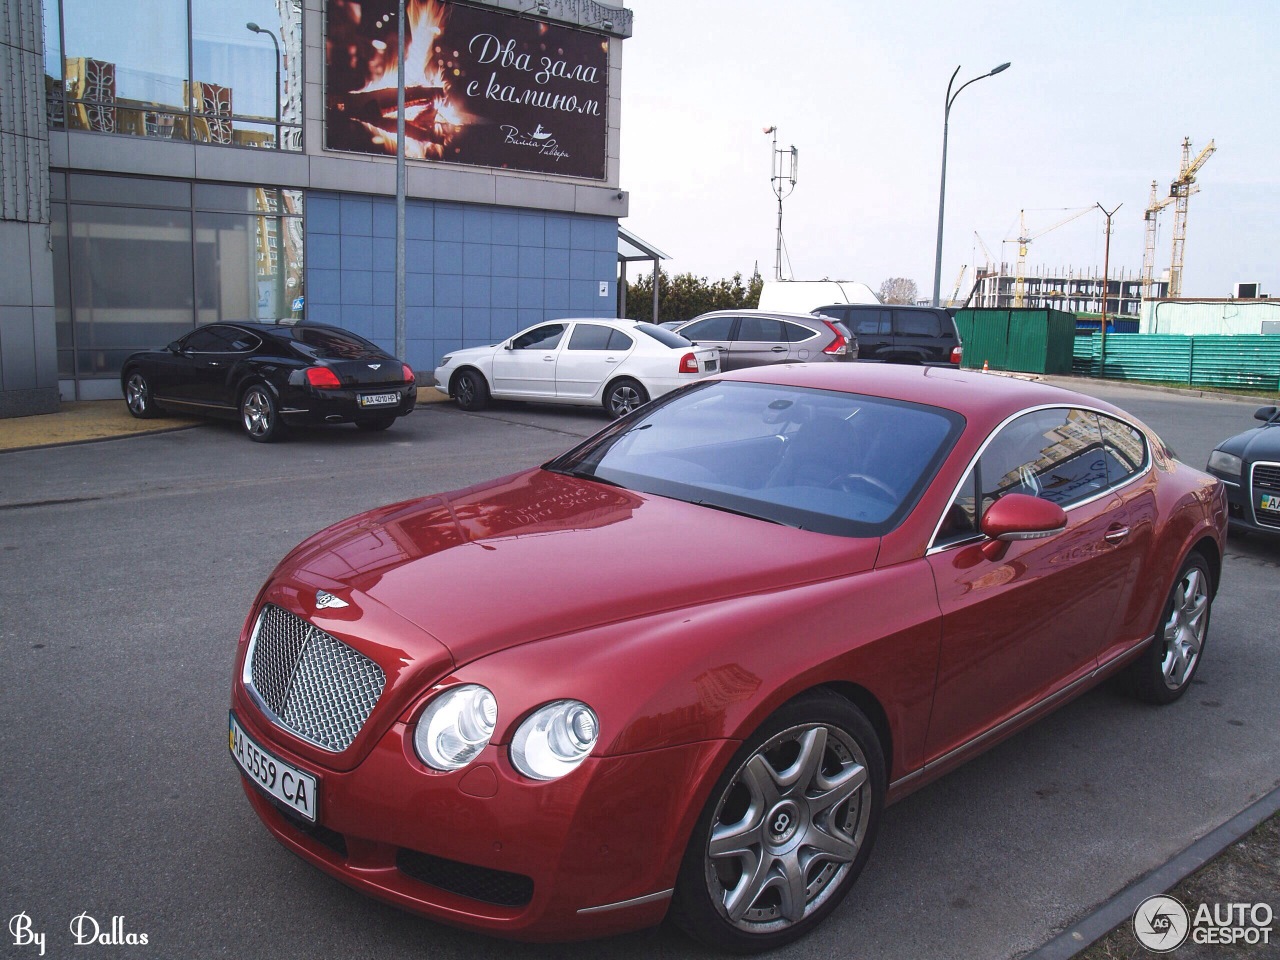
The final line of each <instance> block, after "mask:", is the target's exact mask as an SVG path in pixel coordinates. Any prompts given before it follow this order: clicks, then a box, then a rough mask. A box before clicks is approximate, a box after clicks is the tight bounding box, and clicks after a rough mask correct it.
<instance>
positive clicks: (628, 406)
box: [604, 377, 649, 417]
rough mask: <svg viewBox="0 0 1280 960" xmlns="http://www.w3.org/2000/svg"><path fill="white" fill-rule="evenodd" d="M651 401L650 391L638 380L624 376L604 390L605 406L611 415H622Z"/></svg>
mask: <svg viewBox="0 0 1280 960" xmlns="http://www.w3.org/2000/svg"><path fill="white" fill-rule="evenodd" d="M648 402H649V391H648V390H646V389H645V388H644V387H643V386H641V385H640V382H639V381H638V380H632V379H631V378H630V377H623V378H622V379H621V380H615V381H614V382H613V383H611V384H609V388H608V389H607V390H605V392H604V408H605V410H607V411H608V412H609V416H611V417H622V416H625V415H626V414H628V413H630V412H631V411H632V410H634V409H635V408H636V407H639V406H643V405H644V404H646V403H648Z"/></svg>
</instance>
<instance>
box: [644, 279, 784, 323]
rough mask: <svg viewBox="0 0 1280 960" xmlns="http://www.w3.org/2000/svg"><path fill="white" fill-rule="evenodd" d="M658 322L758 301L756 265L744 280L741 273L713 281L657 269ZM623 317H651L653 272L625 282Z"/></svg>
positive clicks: (733, 308)
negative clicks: (630, 281)
mask: <svg viewBox="0 0 1280 960" xmlns="http://www.w3.org/2000/svg"><path fill="white" fill-rule="evenodd" d="M658 278H659V283H660V284H661V286H660V287H659V289H658V322H659V323H666V322H667V321H669V320H692V319H693V318H694V317H696V316H698V315H699V314H703V313H709V312H711V311H712V310H742V309H748V308H753V307H755V305H756V304H757V303H759V302H760V289H761V287H762V286H763V285H764V280H763V278H762V277H761V276H760V271H759V270H758V269H757V270H756V271H755V272H754V273H753V274H752V275H751V279H749V280H748V281H747V282H746V283H745V284H743V282H742V274H741V273H735V274H734V275H733V276H732V277H731V278H729V279H727V280H723V279H722V280H716V281H715V282H714V283H713V282H711V281H709V280H708V279H707V278H706V277H699V276H695V275H694V274H692V273H681V274H677V275H676V276H674V277H672V276H668V274H667V272H666V271H665V270H659V271H658ZM627 317H628V318H629V319H631V320H651V319H653V275H652V274H650V275H648V276H645V277H641V278H640V279H639V280H636V281H635V282H633V283H628V284H627Z"/></svg>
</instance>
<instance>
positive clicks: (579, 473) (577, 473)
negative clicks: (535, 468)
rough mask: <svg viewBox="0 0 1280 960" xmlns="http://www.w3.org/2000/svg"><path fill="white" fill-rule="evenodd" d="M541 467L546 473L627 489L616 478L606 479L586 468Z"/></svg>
mask: <svg viewBox="0 0 1280 960" xmlns="http://www.w3.org/2000/svg"><path fill="white" fill-rule="evenodd" d="M543 469H544V470H546V471H547V472H548V473H558V474H560V475H561V476H563V477H576V478H577V479H579V480H591V481H594V482H595V483H602V484H604V485H605V486H606V487H622V488H623V489H624V490H625V489H627V488H626V487H624V486H623V485H622V484H621V483H618V482H617V481H616V480H606V479H605V478H604V477H602V476H599V475H598V474H594V473H588V472H587V471H586V470H581V469H579V470H565V469H563V468H561V467H544V468H543Z"/></svg>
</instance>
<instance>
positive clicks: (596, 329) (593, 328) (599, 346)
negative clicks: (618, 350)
mask: <svg viewBox="0 0 1280 960" xmlns="http://www.w3.org/2000/svg"><path fill="white" fill-rule="evenodd" d="M611 333H613V329H612V328H611V327H602V326H600V325H599V324H598V323H579V324H577V325H575V326H574V328H573V335H572V336H571V337H569V349H570V350H608V349H609V334H611Z"/></svg>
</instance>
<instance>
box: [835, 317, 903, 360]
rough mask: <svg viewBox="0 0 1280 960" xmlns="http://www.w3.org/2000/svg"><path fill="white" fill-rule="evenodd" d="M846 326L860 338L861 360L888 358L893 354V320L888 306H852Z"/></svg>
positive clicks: (859, 353) (859, 354)
mask: <svg viewBox="0 0 1280 960" xmlns="http://www.w3.org/2000/svg"><path fill="white" fill-rule="evenodd" d="M846 326H847V327H848V328H849V330H850V331H852V333H853V335H854V336H855V337H857V339H858V359H859V360H887V359H889V357H890V356H892V354H893V320H892V314H891V312H890V311H889V309H888V308H887V307H861V306H859V307H850V308H849V319H848V321H847V322H846Z"/></svg>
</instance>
